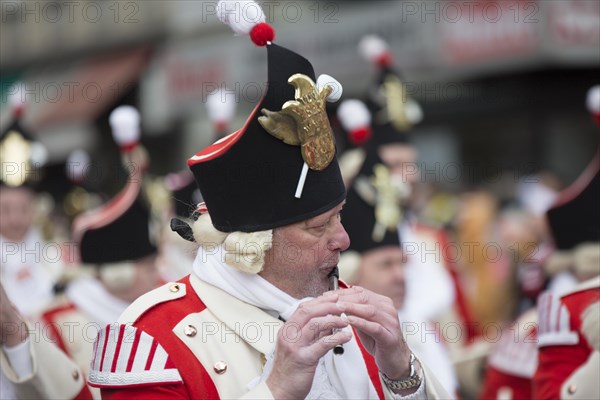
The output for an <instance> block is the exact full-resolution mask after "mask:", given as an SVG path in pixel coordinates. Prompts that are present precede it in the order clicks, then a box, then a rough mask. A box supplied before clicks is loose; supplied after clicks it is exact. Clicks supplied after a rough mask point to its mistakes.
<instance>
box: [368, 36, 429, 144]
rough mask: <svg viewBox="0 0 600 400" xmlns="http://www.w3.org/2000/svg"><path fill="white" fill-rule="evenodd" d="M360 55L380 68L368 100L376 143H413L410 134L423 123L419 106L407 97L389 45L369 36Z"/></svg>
mask: <svg viewBox="0 0 600 400" xmlns="http://www.w3.org/2000/svg"><path fill="white" fill-rule="evenodd" d="M359 53H361V55H362V56H363V57H364V58H365V59H366V60H367V61H369V62H371V63H372V64H373V65H375V66H376V67H377V77H376V78H375V79H374V81H373V84H372V86H371V88H370V89H369V91H368V94H367V97H366V104H367V106H368V107H369V109H370V110H371V112H372V114H373V141H374V142H376V143H378V144H379V145H383V144H389V143H410V139H411V138H410V133H409V132H410V130H411V129H412V127H413V125H414V124H416V123H418V122H419V121H421V119H422V117H423V113H422V110H421V107H420V106H419V104H418V103H417V102H416V101H414V100H413V99H411V98H410V97H409V96H408V93H407V91H406V86H405V85H404V83H403V78H402V76H401V74H400V72H399V71H398V70H396V69H395V68H393V66H392V64H393V56H392V54H391V52H390V51H389V47H388V45H387V43H386V42H385V41H384V40H383V39H381V38H380V37H378V36H375V35H367V36H365V37H364V38H363V39H361V41H360V43H359Z"/></svg>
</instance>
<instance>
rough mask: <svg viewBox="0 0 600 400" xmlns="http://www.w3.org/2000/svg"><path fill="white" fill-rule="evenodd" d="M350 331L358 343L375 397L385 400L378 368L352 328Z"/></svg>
mask: <svg viewBox="0 0 600 400" xmlns="http://www.w3.org/2000/svg"><path fill="white" fill-rule="evenodd" d="M352 330H353V331H354V337H355V338H356V342H357V343H358V347H359V348H360V352H361V353H362V356H363V359H364V360H365V365H366V366H367V371H368V372H369V378H370V379H371V382H373V386H375V390H376V391H377V396H379V398H380V399H381V400H383V399H385V395H384V394H383V386H382V385H381V379H379V368H378V367H377V364H376V363H375V359H374V358H373V356H372V355H371V354H370V353H369V352H368V351H367V349H365V347H364V346H363V344H362V343H361V342H360V339H359V338H358V335H357V334H356V331H355V330H354V328H352Z"/></svg>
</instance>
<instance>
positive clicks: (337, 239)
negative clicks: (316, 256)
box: [327, 221, 350, 251]
mask: <svg viewBox="0 0 600 400" xmlns="http://www.w3.org/2000/svg"><path fill="white" fill-rule="evenodd" d="M349 246H350V238H349V237H348V233H347V232H346V230H345V229H344V226H343V225H342V222H341V221H337V222H336V225H335V231H334V233H333V236H332V237H331V240H329V243H328V244H327V248H328V249H329V250H330V251H344V250H346V249H347V248H348V247H349Z"/></svg>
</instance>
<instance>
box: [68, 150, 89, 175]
mask: <svg viewBox="0 0 600 400" xmlns="http://www.w3.org/2000/svg"><path fill="white" fill-rule="evenodd" d="M89 165H90V156H89V154H88V153H87V152H86V151H85V150H81V149H77V150H75V151H73V152H71V154H69V157H68V158H67V165H66V166H65V168H66V174H67V177H68V178H69V179H70V180H72V181H74V182H80V181H82V180H83V179H84V178H85V174H86V171H87V169H88V166H89Z"/></svg>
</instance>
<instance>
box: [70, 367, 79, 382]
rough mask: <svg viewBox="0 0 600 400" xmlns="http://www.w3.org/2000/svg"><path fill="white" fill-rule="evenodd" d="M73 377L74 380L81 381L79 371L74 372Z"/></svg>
mask: <svg viewBox="0 0 600 400" xmlns="http://www.w3.org/2000/svg"><path fill="white" fill-rule="evenodd" d="M71 376H72V377H73V380H77V379H79V371H77V370H76V369H75V370H73V373H71Z"/></svg>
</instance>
